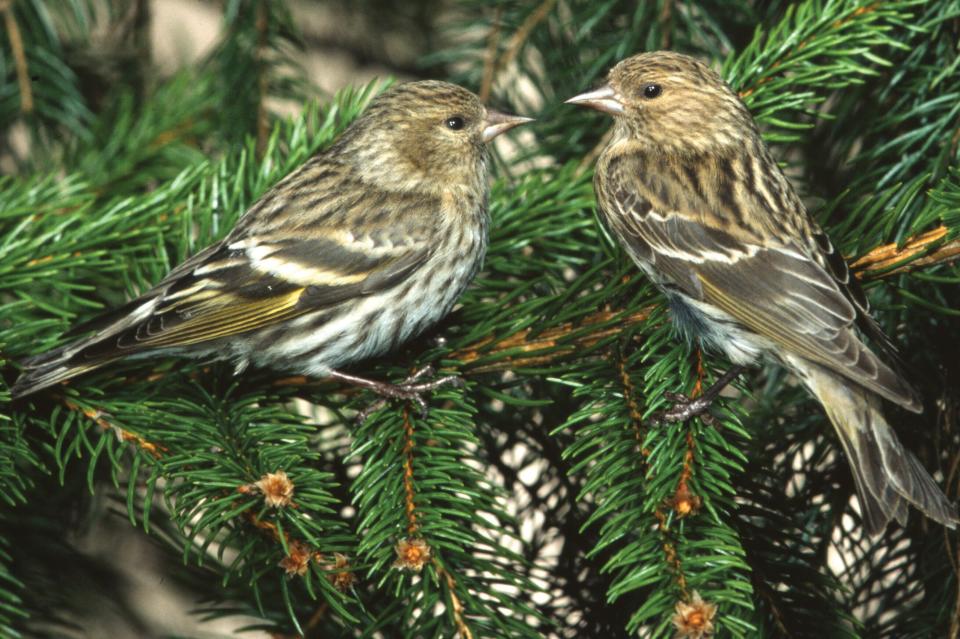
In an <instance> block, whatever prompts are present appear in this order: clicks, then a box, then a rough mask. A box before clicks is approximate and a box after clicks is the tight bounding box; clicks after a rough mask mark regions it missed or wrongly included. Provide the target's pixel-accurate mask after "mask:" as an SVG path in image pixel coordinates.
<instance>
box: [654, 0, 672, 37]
mask: <svg viewBox="0 0 960 639" xmlns="http://www.w3.org/2000/svg"><path fill="white" fill-rule="evenodd" d="M657 22H658V23H659V24H660V29H661V30H662V33H661V34H660V48H661V49H669V48H670V41H671V39H672V38H671V36H672V35H673V34H672V29H671V28H670V27H671V23H672V22H673V0H664V3H663V7H662V8H661V9H660V15H659V16H658V17H657Z"/></svg>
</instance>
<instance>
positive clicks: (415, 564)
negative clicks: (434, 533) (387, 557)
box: [393, 537, 430, 572]
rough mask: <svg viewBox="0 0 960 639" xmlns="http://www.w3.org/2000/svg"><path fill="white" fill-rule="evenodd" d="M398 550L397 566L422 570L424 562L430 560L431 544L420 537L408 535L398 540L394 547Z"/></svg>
mask: <svg viewBox="0 0 960 639" xmlns="http://www.w3.org/2000/svg"><path fill="white" fill-rule="evenodd" d="M394 549H395V550H396V551H397V560H396V561H395V562H394V563H393V565H394V567H395V568H401V569H403V570H411V571H413V572H420V571H421V570H423V566H424V564H426V563H427V562H428V561H430V546H428V545H427V542H426V541H425V540H423V539H421V538H419V537H407V538H406V539H401V540H400V541H398V542H397V545H396V546H395V547H394Z"/></svg>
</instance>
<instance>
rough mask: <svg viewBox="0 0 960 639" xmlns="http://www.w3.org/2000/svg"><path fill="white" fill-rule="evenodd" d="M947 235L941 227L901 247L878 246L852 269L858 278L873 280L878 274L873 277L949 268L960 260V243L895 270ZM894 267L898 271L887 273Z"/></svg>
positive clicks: (957, 242) (948, 245)
mask: <svg viewBox="0 0 960 639" xmlns="http://www.w3.org/2000/svg"><path fill="white" fill-rule="evenodd" d="M947 232H948V229H947V227H945V226H938V227H937V228H935V229H932V230H930V231H926V232H924V233H920V234H919V235H914V236H913V237H910V238H907V240H906V241H905V242H904V243H903V245H902V246H901V245H899V244H897V243H895V242H894V243H892V244H884V245H882V246H878V247H876V248H875V249H873V250H871V251H870V252H869V253H867V254H866V255H864V256H863V257H860V258H859V259H857V260H856V261H854V262H853V263H852V264H851V265H850V267H851V268H852V269H853V270H854V272H855V273H856V276H857V277H858V278H861V279H863V278H868V279H872V277H871V274H872V273H877V272H879V273H877V275H876V276H874V277H887V276H889V275H894V274H897V273H906V272H909V271H915V270H917V269H918V268H923V267H925V266H932V265H935V264H948V263H950V262H953V261H954V260H957V259H960V240H951V241H950V242H947V243H945V244H943V245H942V246H939V247H937V248H936V249H935V250H933V251H931V252H930V254H929V255H924V256H923V257H919V258H917V259H915V260H912V261H910V262H909V263H907V264H902V265H900V266H899V267H896V265H897V264H899V263H900V262H903V261H905V260H909V259H910V258H912V257H914V256H916V255H919V254H920V253H923V252H924V251H927V250H929V249H930V248H931V247H932V246H933V245H934V244H936V243H937V242H939V241H940V240H941V239H943V237H944V236H946V235H947ZM891 267H896V268H892V270H889V271H888V270H887V269H891Z"/></svg>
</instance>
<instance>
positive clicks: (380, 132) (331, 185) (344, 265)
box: [12, 81, 530, 405]
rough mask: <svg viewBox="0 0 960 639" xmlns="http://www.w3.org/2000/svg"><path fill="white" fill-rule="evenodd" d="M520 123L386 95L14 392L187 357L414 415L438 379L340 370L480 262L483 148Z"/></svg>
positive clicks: (416, 325) (431, 314)
mask: <svg viewBox="0 0 960 639" xmlns="http://www.w3.org/2000/svg"><path fill="white" fill-rule="evenodd" d="M529 121H530V118H523V117H517V116H510V115H505V114H502V113H498V112H496V111H493V110H489V109H487V108H485V107H484V106H483V104H481V102H480V100H479V98H477V96H475V95H474V94H473V93H471V92H469V91H467V90H466V89H463V88H461V87H459V86H456V85H453V84H448V83H446V82H437V81H423V82H410V83H406V84H400V85H397V86H394V87H392V88H390V89H388V90H387V91H385V92H384V93H382V94H381V95H379V96H378V97H376V98H375V99H374V100H372V101H371V103H370V105H369V106H368V107H367V108H366V110H365V111H364V113H363V115H362V116H361V117H360V118H358V119H357V120H356V121H355V122H354V123H353V124H351V125H350V127H349V128H348V129H347V130H346V131H344V133H343V134H342V135H341V136H340V137H339V139H338V140H337V141H336V142H335V143H334V144H333V145H332V146H331V147H330V148H329V149H327V150H325V151H322V152H321V153H318V154H317V155H315V156H314V157H312V158H311V159H310V160H308V161H307V162H306V163H305V164H304V165H303V166H301V167H300V168H299V169H297V170H296V171H294V172H293V173H291V174H290V175H288V176H287V177H285V178H284V179H283V180H281V181H280V182H279V183H278V184H277V185H276V186H274V187H273V188H272V189H270V190H269V191H268V192H267V193H265V194H264V195H263V196H262V197H261V198H260V199H259V200H257V201H256V202H255V203H254V204H253V206H251V207H250V209H249V210H248V211H247V212H246V213H245V214H244V215H243V216H242V217H241V218H240V219H239V220H238V222H237V224H236V226H235V228H234V229H233V230H232V231H231V232H230V233H229V234H228V235H227V236H226V237H225V238H224V239H223V240H221V241H219V242H217V243H216V244H214V245H213V246H210V247H208V248H206V249H205V250H203V251H201V252H200V253H198V254H197V255H195V256H194V257H192V258H190V259H188V260H187V261H186V262H184V263H183V264H181V265H179V266H178V267H176V268H175V269H173V271H172V272H171V273H170V274H169V275H167V276H166V277H165V278H164V279H163V280H162V281H161V282H160V283H159V284H157V285H156V286H155V287H154V288H153V289H151V290H149V291H148V292H146V293H145V294H143V295H141V296H140V297H138V298H136V299H134V300H132V301H131V302H129V303H127V304H126V305H124V306H123V307H121V308H118V309H116V310H114V311H111V312H108V313H106V314H104V315H102V316H100V317H98V318H95V319H93V320H91V321H89V322H87V323H85V324H83V325H81V326H78V327H76V328H75V329H73V330H72V331H70V333H69V335H76V334H82V333H90V332H92V334H91V335H89V336H88V337H84V338H82V339H78V340H76V341H73V342H71V343H68V344H66V345H65V346H61V347H60V348H58V349H56V350H53V351H50V352H48V353H44V354H41V355H38V356H36V357H34V358H32V359H30V360H27V361H25V362H24V363H23V366H24V371H23V373H22V374H21V376H20V378H19V379H18V380H17V382H16V384H15V385H14V387H13V389H12V394H13V396H14V397H21V396H23V395H27V394H29V393H33V392H36V391H38V390H40V389H42V388H44V387H47V386H50V385H52V384H56V383H58V382H61V381H63V380H66V379H69V378H71V377H74V376H76V375H79V374H81V373H84V372H87V371H91V370H94V369H96V368H100V367H101V366H104V365H106V364H109V363H110V362H113V361H115V360H118V359H120V358H129V357H144V356H157V355H186V356H198V357H216V358H219V359H226V360H231V361H232V362H234V363H235V365H236V367H237V369H238V371H239V370H242V369H243V368H245V367H246V366H247V365H248V364H253V365H255V366H263V367H270V368H275V369H278V370H281V371H284V372H288V373H302V374H306V375H317V376H333V377H336V378H339V379H341V380H344V381H347V382H351V383H355V384H360V385H363V386H366V387H369V388H371V389H373V390H375V391H377V392H379V393H381V394H383V395H386V396H389V397H398V398H407V399H413V400H416V401H418V402H420V403H421V405H423V400H422V399H421V398H420V393H422V392H424V391H427V390H430V389H432V388H434V387H435V386H436V385H437V383H441V382H445V381H450V379H449V378H444V379H441V380H434V381H433V382H421V381H418V380H417V379H411V380H407V381H406V382H404V383H403V384H399V385H393V384H386V383H383V382H377V381H374V380H368V379H364V378H361V377H356V376H353V375H348V374H345V373H342V372H340V371H339V370H338V369H340V368H341V367H344V366H346V365H348V364H350V363H352V362H355V361H357V360H360V359H364V358H367V357H371V356H374V355H379V354H382V353H385V352H387V351H389V350H391V349H392V348H394V347H396V346H397V345H398V344H400V343H402V342H404V341H405V340H407V339H410V338H412V337H414V336H416V335H417V334H419V333H421V332H422V331H423V330H425V329H426V328H427V327H429V326H431V325H432V324H434V323H435V322H437V321H438V320H439V319H441V318H442V317H443V316H444V315H445V314H446V313H447V312H449V310H450V309H451V307H452V306H453V305H454V303H455V302H456V300H457V298H458V297H459V296H460V294H461V293H462V292H463V290H464V289H465V288H466V286H467V285H468V284H469V283H470V281H471V280H472V279H473V277H474V275H475V274H476V273H477V271H478V269H479V268H480V265H481V263H482V262H483V257H484V253H485V252H486V247H487V227H488V224H489V217H488V212H487V198H488V192H489V188H488V185H487V160H486V157H487V156H486V143H488V142H490V141H491V140H492V139H493V138H495V137H496V136H498V135H500V134H501V133H504V132H505V131H507V130H509V129H511V128H513V127H514V126H517V125H518V124H522V123H524V122H529Z"/></svg>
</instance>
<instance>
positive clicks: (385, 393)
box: [329, 366, 463, 423]
mask: <svg viewBox="0 0 960 639" xmlns="http://www.w3.org/2000/svg"><path fill="white" fill-rule="evenodd" d="M329 375H330V377H332V378H333V379H336V380H340V381H341V382H346V383H348V384H353V385H354V386H362V387H364V388H369V389H370V390H372V391H373V392H375V393H377V394H378V395H380V396H381V398H382V399H379V400H377V401H375V402H374V403H372V404H370V405H369V406H367V407H366V408H365V409H363V410H362V411H361V412H360V414H359V415H357V421H358V422H360V423H363V422H364V421H366V419H367V417H369V416H370V414H371V413H373V412H374V411H376V410H379V409H380V408H381V407H383V405H384V404H386V402H387V400H388V399H405V400H409V401H413V402H416V404H417V406H419V407H420V414H421V415H422V416H424V417H426V415H427V402H426V400H424V399H423V394H424V393H429V392H431V391H434V390H436V389H438V388H440V387H442V386H448V385H449V386H463V380H462V379H460V378H459V377H457V376H456V375H446V376H444V377H437V378H434V379H430V380H427V381H420V380H421V379H423V378H424V377H429V376H431V375H433V367H432V366H424V367H423V368H421V369H420V370H418V371H417V372H415V373H414V374H412V375H410V376H409V377H407V378H406V379H405V380H403V381H402V382H400V383H399V384H391V383H389V382H381V381H377V380H374V379H367V378H365V377H358V376H356V375H348V374H347V373H341V372H339V371H330V374H329Z"/></svg>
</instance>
